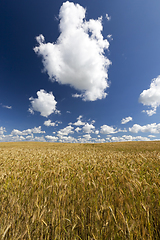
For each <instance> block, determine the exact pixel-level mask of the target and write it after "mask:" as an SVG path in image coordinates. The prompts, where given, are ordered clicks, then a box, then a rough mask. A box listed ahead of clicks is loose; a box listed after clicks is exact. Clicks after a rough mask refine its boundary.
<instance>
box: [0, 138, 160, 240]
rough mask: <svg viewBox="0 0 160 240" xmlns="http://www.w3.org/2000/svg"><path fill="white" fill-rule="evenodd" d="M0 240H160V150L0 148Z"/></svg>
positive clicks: (139, 146)
mask: <svg viewBox="0 0 160 240" xmlns="http://www.w3.org/2000/svg"><path fill="white" fill-rule="evenodd" d="M0 239H2V240H4V239H5V240H8V239H11V240H18V239H24V240H38V239H40V240H41V239H46V240H47V239H48V240H52V239H53V240H65V239H66V240H76V239H77V240H79V239H82V240H89V239H90V240H91V239H92V240H93V239H95V240H102V239H103V240H111V239H130V240H132V239H139V240H142V239H150V240H151V239H152V240H153V239H157V240H158V239H160V142H126V143H106V144H63V143H34V142H33V143H23V142H21V143H0Z"/></svg>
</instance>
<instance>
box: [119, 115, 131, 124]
mask: <svg viewBox="0 0 160 240" xmlns="http://www.w3.org/2000/svg"><path fill="white" fill-rule="evenodd" d="M130 121H132V117H126V118H123V119H122V120H121V124H126V123H128V122H130Z"/></svg>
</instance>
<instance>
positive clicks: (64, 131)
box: [57, 126, 74, 137]
mask: <svg viewBox="0 0 160 240" xmlns="http://www.w3.org/2000/svg"><path fill="white" fill-rule="evenodd" d="M73 129H74V128H73V127H72V126H67V127H65V128H63V129H60V130H59V131H58V133H57V135H58V136H59V137H62V136H63V135H68V134H70V133H74V131H72V130H73Z"/></svg>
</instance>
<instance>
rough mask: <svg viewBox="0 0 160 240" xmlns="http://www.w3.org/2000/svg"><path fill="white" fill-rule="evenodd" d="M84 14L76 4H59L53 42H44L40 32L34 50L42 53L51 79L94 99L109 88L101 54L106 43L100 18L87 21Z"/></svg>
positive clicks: (87, 98)
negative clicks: (55, 35)
mask: <svg viewBox="0 0 160 240" xmlns="http://www.w3.org/2000/svg"><path fill="white" fill-rule="evenodd" d="M85 14H86V9H84V8H83V7H82V6H80V5H79V4H74V3H72V2H68V1H67V2H65V3H63V5H62V6H61V8H60V12H59V18H60V25H59V29H60V36H59V38H58V39H57V42H56V43H50V42H48V43H45V38H44V36H43V35H42V34H41V35H39V36H38V37H37V38H36V39H37V42H38V43H39V46H37V47H35V48H34V51H35V53H37V54H38V55H40V56H42V62H43V65H44V70H45V71H46V72H47V73H48V75H49V78H50V80H51V81H57V82H59V83H60V84H69V85H70V86H72V87H74V88H75V89H76V90H78V91H79V92H80V94H78V96H80V97H82V98H83V100H89V101H95V100H97V99H102V98H105V97H106V95H107V94H106V93H105V89H106V88H107V87H109V84H108V81H107V80H108V73H107V72H108V67H109V65H110V64H111V62H110V60H109V59H108V58H107V57H106V56H105V54H104V53H105V52H104V51H105V49H108V48H109V42H108V40H107V39H104V38H103V35H102V30H103V26H102V17H101V18H98V19H97V20H94V19H90V20H89V21H87V20H86V19H85Z"/></svg>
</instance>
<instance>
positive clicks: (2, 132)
mask: <svg viewBox="0 0 160 240" xmlns="http://www.w3.org/2000/svg"><path fill="white" fill-rule="evenodd" d="M4 132H6V129H5V127H0V135H3V134H4Z"/></svg>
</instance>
